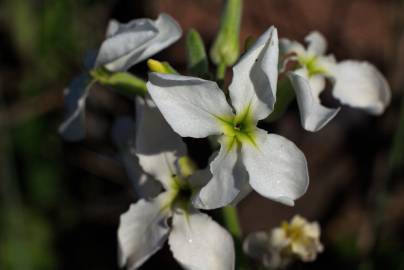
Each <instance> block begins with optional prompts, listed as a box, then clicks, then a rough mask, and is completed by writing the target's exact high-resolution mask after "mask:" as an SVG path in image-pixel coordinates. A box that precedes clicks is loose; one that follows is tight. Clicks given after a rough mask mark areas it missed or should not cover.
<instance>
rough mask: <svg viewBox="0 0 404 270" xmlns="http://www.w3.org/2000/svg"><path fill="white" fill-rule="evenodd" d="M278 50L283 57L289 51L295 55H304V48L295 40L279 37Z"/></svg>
mask: <svg viewBox="0 0 404 270" xmlns="http://www.w3.org/2000/svg"><path fill="white" fill-rule="evenodd" d="M279 52H280V55H281V57H285V56H286V55H287V54H290V53H295V54H296V55H304V54H305V53H306V49H305V48H304V46H303V45H302V44H300V43H299V42H297V41H292V40H289V39H286V38H281V39H279Z"/></svg>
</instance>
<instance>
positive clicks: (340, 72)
mask: <svg viewBox="0 0 404 270" xmlns="http://www.w3.org/2000/svg"><path fill="white" fill-rule="evenodd" d="M331 74H332V76H333V77H334V79H335V85H334V89H333V95H334V97H335V98H337V99H339V100H340V101H341V103H342V104H346V105H349V106H352V107H356V108H360V109H364V110H366V111H367V112H369V113H371V114H376V115H378V114H381V113H383V112H384V110H385V108H386V106H387V105H389V103H390V100H391V90H390V87H389V85H388V83H387V81H386V79H385V78H384V76H383V75H382V74H381V73H380V72H379V71H378V70H377V69H376V67H374V66H373V65H371V64H370V63H368V62H358V61H351V60H348V61H342V62H340V63H339V64H337V65H336V66H335V67H334V69H332V71H331Z"/></svg>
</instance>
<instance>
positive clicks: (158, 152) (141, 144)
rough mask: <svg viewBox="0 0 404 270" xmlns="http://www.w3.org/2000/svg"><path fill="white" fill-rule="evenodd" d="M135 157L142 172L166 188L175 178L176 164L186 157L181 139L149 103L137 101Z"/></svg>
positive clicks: (138, 99)
mask: <svg viewBox="0 0 404 270" xmlns="http://www.w3.org/2000/svg"><path fill="white" fill-rule="evenodd" d="M135 151H136V155H137V156H138V158H139V163H140V166H141V167H142V168H143V170H144V171H145V172H146V173H148V174H150V175H152V176H153V177H154V178H156V179H157V180H159V181H160V182H161V183H162V184H163V185H164V186H165V188H168V187H169V181H170V179H171V176H172V175H173V174H176V169H175V161H176V160H177V159H178V158H179V157H181V156H184V155H186V147H185V144H184V142H183V141H182V138H181V137H180V136H179V135H178V134H177V133H175V132H174V131H173V130H172V128H171V127H170V126H169V125H168V123H167V122H166V120H165V119H164V118H163V116H162V115H161V113H160V111H159V110H158V109H157V107H156V106H155V105H154V103H153V102H152V101H151V100H146V103H145V102H144V100H143V99H141V98H137V99H136V144H135Z"/></svg>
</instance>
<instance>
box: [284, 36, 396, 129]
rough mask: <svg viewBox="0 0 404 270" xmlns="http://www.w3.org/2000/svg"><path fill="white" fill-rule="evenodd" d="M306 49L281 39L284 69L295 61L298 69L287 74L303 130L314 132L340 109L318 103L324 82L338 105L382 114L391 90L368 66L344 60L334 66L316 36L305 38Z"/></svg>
mask: <svg viewBox="0 0 404 270" xmlns="http://www.w3.org/2000/svg"><path fill="white" fill-rule="evenodd" d="M305 40H306V42H307V43H308V46H307V49H306V48H305V47H304V46H303V45H302V44H300V43H298V42H295V41H290V40H287V39H281V41H280V48H281V55H282V57H284V58H285V62H284V66H287V63H288V62H289V61H290V60H293V61H297V63H298V66H299V67H298V69H297V70H295V71H292V72H290V73H289V78H290V79H291V82H292V85H293V87H294V89H295V93H296V97H297V102H298V106H299V109H300V118H301V122H302V125H303V127H304V128H305V129H306V130H309V131H317V130H320V129H321V128H322V127H324V126H325V125H326V124H327V123H328V122H329V121H330V120H331V119H332V118H334V117H335V115H336V114H337V113H338V111H339V110H340V108H337V109H330V108H327V107H324V106H323V105H321V103H320V98H319V96H320V94H321V92H322V91H323V90H324V88H325V85H326V78H329V79H331V81H332V82H333V89H332V94H333V96H334V97H335V98H337V99H338V100H339V101H340V102H341V103H342V104H344V105H349V106H352V107H355V108H359V109H363V110H365V111H367V112H369V113H371V114H375V115H379V114H381V113H383V111H384V110H385V108H386V106H387V105H388V104H389V103H390V99H391V90H390V87H389V85H388V84H387V82H386V79H385V78H384V76H383V75H382V74H381V73H380V72H379V71H378V70H377V69H376V67H374V66H373V65H372V64H370V63H368V62H359V61H353V60H345V61H341V62H339V63H337V62H336V61H335V58H334V56H332V55H325V52H326V49H327V42H326V40H325V38H324V37H323V36H322V35H321V34H320V33H319V32H311V33H310V34H309V35H308V36H307V37H306V39H305Z"/></svg>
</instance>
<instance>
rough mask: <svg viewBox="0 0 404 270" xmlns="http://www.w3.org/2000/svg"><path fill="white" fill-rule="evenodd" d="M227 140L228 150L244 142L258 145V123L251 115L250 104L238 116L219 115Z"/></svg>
mask: <svg viewBox="0 0 404 270" xmlns="http://www.w3.org/2000/svg"><path fill="white" fill-rule="evenodd" d="M218 120H219V122H220V124H221V125H222V130H223V134H224V136H225V140H226V147H227V151H231V150H232V149H233V147H238V146H240V145H241V144H243V143H247V144H251V145H254V146H256V140H255V137H256V131H257V128H256V123H255V121H254V120H253V118H252V116H251V110H250V106H248V107H247V108H246V109H245V110H244V111H243V112H241V113H239V114H237V115H236V116H224V117H218Z"/></svg>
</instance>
